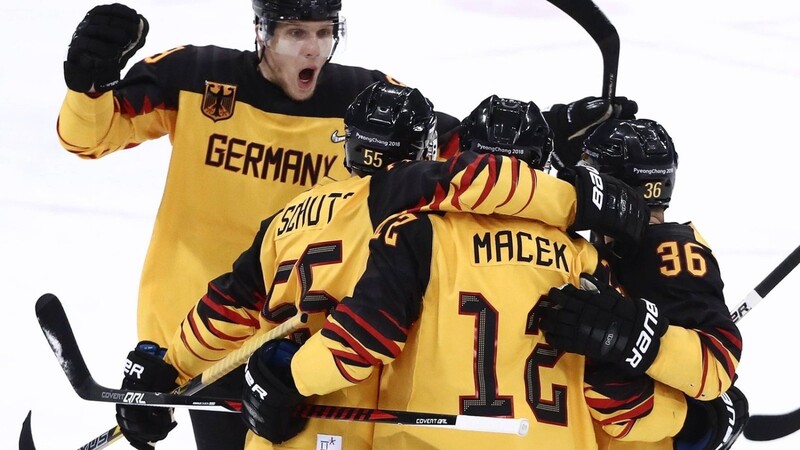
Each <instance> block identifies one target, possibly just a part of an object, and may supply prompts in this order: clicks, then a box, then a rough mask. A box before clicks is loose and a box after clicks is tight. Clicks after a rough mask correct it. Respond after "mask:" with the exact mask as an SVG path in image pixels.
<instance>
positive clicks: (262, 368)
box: [242, 339, 308, 444]
mask: <svg viewBox="0 0 800 450" xmlns="http://www.w3.org/2000/svg"><path fill="white" fill-rule="evenodd" d="M298 348H300V347H299V346H298V345H297V344H296V343H294V342H292V341H290V340H288V339H273V340H271V341H269V342H267V343H265V344H264V345H262V346H261V348H259V349H258V350H256V352H255V353H253V355H252V356H250V360H249V361H247V367H246V368H245V372H244V380H245V386H244V391H243V392H242V420H244V422H245V424H247V426H248V427H249V428H250V429H251V430H253V431H254V432H255V433H256V434H257V435H259V436H261V437H263V438H265V439H267V440H269V441H270V442H272V443H273V444H279V443H281V442H283V441H286V440H289V439H291V438H293V437H295V436H296V435H297V433H299V432H301V431H302V430H303V428H305V426H306V423H308V419H304V418H300V417H295V416H293V415H292V412H293V411H294V410H295V408H296V407H297V405H299V404H300V403H302V402H303V401H304V400H305V397H304V396H303V395H302V394H300V393H299V392H297V388H296V387H295V385H294V379H293V378H292V370H291V362H292V357H293V356H294V354H295V353H296V352H297V349H298Z"/></svg>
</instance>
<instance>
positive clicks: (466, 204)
mask: <svg viewBox="0 0 800 450" xmlns="http://www.w3.org/2000/svg"><path fill="white" fill-rule="evenodd" d="M446 164H448V165H449V166H450V167H451V171H450V172H449V173H448V174H447V177H448V178H449V179H448V181H449V183H448V186H447V189H446V192H445V193H442V195H441V196H439V197H438V198H436V199H435V200H434V201H433V202H431V203H430V204H428V205H426V206H423V207H421V208H420V209H419V210H421V211H428V210H434V211H446V212H471V213H476V214H498V215H504V216H514V217H519V218H523V219H532V220H538V221H540V222H544V223H546V224H548V225H551V226H554V227H557V228H560V229H562V230H566V229H567V228H568V227H569V226H570V225H572V223H573V222H574V221H575V210H576V205H577V194H576V193H575V187H574V186H572V185H571V184H569V183H567V182H566V181H563V180H560V179H558V178H556V177H554V176H551V175H548V174H547V173H545V172H542V171H540V170H536V169H533V168H531V167H529V166H528V165H527V164H524V163H520V161H519V160H517V159H515V158H510V157H506V156H499V155H483V154H482V155H478V156H477V157H476V156H475V155H474V154H472V153H471V152H466V153H462V154H459V155H456V156H455V157H454V160H453V161H452V162H448V163H446Z"/></svg>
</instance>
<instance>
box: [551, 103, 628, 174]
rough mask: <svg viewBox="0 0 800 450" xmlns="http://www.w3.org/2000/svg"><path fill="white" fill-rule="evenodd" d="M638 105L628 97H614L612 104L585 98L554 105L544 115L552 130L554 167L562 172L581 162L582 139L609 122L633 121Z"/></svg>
mask: <svg viewBox="0 0 800 450" xmlns="http://www.w3.org/2000/svg"><path fill="white" fill-rule="evenodd" d="M638 111H639V106H638V105H637V104H636V102H635V101H633V100H628V98H627V97H614V101H613V102H612V104H611V105H609V104H608V102H606V101H605V100H604V99H602V98H600V97H586V98H582V99H580V100H578V101H575V102H572V103H570V104H568V105H562V104H555V105H553V107H552V108H550V110H549V111H547V112H545V114H544V115H545V119H546V120H547V123H548V124H549V125H550V128H551V129H552V130H553V146H554V148H553V157H552V159H551V161H552V164H553V167H555V169H556V170H559V171H560V170H561V169H563V168H565V167H572V166H574V165H575V164H576V163H577V162H578V160H580V159H581V153H583V140H584V139H585V138H586V137H587V136H589V135H590V134H591V132H592V131H593V130H594V129H595V128H596V127H597V126H598V125H600V124H601V123H602V122H603V121H605V120H606V119H609V118H611V117H614V118H617V119H633V118H635V115H636V113H637V112H638Z"/></svg>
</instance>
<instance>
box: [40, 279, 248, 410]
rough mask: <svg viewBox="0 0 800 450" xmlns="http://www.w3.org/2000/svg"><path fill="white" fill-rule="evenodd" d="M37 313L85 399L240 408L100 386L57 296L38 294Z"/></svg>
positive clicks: (238, 404) (209, 400)
mask: <svg viewBox="0 0 800 450" xmlns="http://www.w3.org/2000/svg"><path fill="white" fill-rule="evenodd" d="M36 316H37V318H38V319H39V325H40V326H41V328H42V332H44V335H45V338H46V339H47V342H48V343H49V344H50V348H51V349H52V350H53V354H54V355H55V356H56V359H57V360H58V362H59V364H60V365H61V368H62V369H63V370H64V373H65V374H66V375H67V379H69V382H70V384H72V388H73V389H74V390H75V392H76V393H77V394H78V395H79V396H80V397H81V398H82V399H84V400H90V401H96V402H106V403H125V404H139V405H147V406H159V407H187V408H189V407H191V408H192V409H207V410H211V411H228V412H238V411H239V409H240V408H241V402H238V401H233V402H232V401H230V400H218V399H214V398H202V397H201V398H197V397H189V396H185V395H178V394H169V393H161V392H148V391H138V390H132V389H114V388H109V387H105V386H102V385H100V384H98V383H97V382H96V381H95V380H94V378H92V374H91V373H90V372H89V368H88V367H87V366H86V361H84V359H83V354H81V350H80V348H79V347H78V342H77V341H76V340H75V335H74V334H73V332H72V327H71V326H70V324H69V320H68V319H67V315H66V313H65V312H64V308H63V306H61V302H60V301H59V300H58V298H57V297H56V296H55V295H53V294H45V295H43V296H41V297H40V298H39V300H38V301H37V302H36Z"/></svg>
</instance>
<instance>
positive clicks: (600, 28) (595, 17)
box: [547, 0, 619, 103]
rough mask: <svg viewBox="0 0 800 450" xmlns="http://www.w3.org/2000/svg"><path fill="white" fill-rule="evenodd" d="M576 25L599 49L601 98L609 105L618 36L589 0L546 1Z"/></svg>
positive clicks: (614, 91) (616, 65) (614, 80)
mask: <svg viewBox="0 0 800 450" xmlns="http://www.w3.org/2000/svg"><path fill="white" fill-rule="evenodd" d="M547 1H548V2H550V3H552V4H553V5H555V6H556V7H558V9H560V10H561V11H563V12H564V13H566V14H567V15H568V16H570V17H571V18H572V20H574V21H575V22H577V23H578V25H580V26H581V27H582V28H583V29H584V30H586V32H587V33H589V36H591V37H592V40H594V42H595V43H596V44H597V47H599V48H600V54H601V55H602V57H603V98H604V99H606V100H607V101H608V102H609V103H611V101H612V100H613V99H614V96H615V95H616V90H617V71H618V69H619V34H618V33H617V29H616V28H615V27H614V25H613V24H612V23H611V21H610V20H608V17H606V15H605V14H603V11H601V10H600V8H599V7H598V6H597V5H596V4H594V2H592V1H591V0H547Z"/></svg>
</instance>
